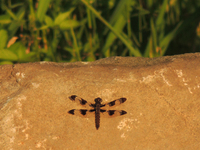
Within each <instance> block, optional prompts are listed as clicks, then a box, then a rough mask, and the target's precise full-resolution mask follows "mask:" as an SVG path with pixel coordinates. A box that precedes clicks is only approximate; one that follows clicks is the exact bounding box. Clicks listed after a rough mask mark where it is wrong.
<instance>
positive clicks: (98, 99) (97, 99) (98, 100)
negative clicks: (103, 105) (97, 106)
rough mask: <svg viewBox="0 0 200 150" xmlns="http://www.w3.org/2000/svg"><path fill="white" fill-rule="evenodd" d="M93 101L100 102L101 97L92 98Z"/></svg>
mask: <svg viewBox="0 0 200 150" xmlns="http://www.w3.org/2000/svg"><path fill="white" fill-rule="evenodd" d="M94 101H95V102H102V99H101V98H99V97H98V98H95V100H94Z"/></svg>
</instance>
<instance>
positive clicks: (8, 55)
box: [0, 49, 18, 61]
mask: <svg viewBox="0 0 200 150" xmlns="http://www.w3.org/2000/svg"><path fill="white" fill-rule="evenodd" d="M0 59H1V60H10V61H17V60H18V57H17V55H16V54H15V53H13V52H12V51H10V50H8V49H1V50H0Z"/></svg>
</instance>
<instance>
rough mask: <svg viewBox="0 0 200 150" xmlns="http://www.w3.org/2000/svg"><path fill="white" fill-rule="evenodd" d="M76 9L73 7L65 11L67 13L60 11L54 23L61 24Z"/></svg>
mask: <svg viewBox="0 0 200 150" xmlns="http://www.w3.org/2000/svg"><path fill="white" fill-rule="evenodd" d="M73 10H74V8H71V9H70V10H69V11H67V12H65V13H60V14H59V15H58V16H57V17H56V19H55V21H54V25H60V24H61V23H62V22H63V21H64V20H65V19H66V18H67V17H69V15H70V14H71V13H72V11H73Z"/></svg>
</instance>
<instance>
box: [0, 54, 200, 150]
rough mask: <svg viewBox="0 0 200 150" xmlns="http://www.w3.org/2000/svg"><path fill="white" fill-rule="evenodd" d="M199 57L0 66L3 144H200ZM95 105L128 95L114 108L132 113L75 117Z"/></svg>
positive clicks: (31, 149)
mask: <svg viewBox="0 0 200 150" xmlns="http://www.w3.org/2000/svg"><path fill="white" fill-rule="evenodd" d="M199 64H200V54H199V53H196V54H185V55H179V56H170V57H169V56H168V57H160V58H154V59H149V58H135V57H126V58H125V57H112V58H106V59H101V60H98V61H95V62H88V63H86V62H77V63H52V62H40V63H26V64H16V65H13V66H12V65H2V66H0V149H2V150H35V149H46V150H78V149H81V150H88V149H92V150H93V149H96V150H97V149H101V150H102V149H109V150H116V149H125V150H132V149H137V150H144V149H153V150H161V149H170V150H173V149H176V150H177V149H190V150H195V149H199V148H200V138H199V137H200V65H199ZM71 95H77V96H79V97H82V98H83V99H85V100H87V101H88V102H91V103H94V99H95V98H97V97H101V98H102V99H103V102H105V103H106V102H110V101H112V100H115V99H118V98H121V97H125V98H127V101H126V102H125V103H123V104H121V105H119V106H116V107H114V108H112V110H125V111H126V112H127V114H126V115H123V116H119V117H113V118H112V117H111V118H104V117H103V116H102V117H101V118H100V128H99V129H98V130H96V128H95V118H94V116H92V117H89V118H82V117H78V116H75V115H70V114H68V113H67V112H68V111H69V110H71V109H81V108H82V109H83V107H82V106H81V105H78V104H76V103H73V102H72V101H71V100H69V98H68V97H69V96H71Z"/></svg>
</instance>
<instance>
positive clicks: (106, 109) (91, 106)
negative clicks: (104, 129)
mask: <svg viewBox="0 0 200 150" xmlns="http://www.w3.org/2000/svg"><path fill="white" fill-rule="evenodd" d="M69 99H70V100H72V101H73V102H76V103H78V104H80V105H81V106H83V107H86V108H87V109H72V110H70V111H68V113H69V114H71V115H76V116H80V117H86V118H89V117H91V116H95V127H96V129H97V130H98V129H99V127H100V116H103V117H117V116H121V115H125V114H127V112H126V111H124V110H110V108H112V107H114V106H118V105H120V104H122V103H124V102H125V101H126V98H124V97H122V98H119V99H116V100H114V101H111V102H108V103H105V104H102V103H101V102H102V99H101V98H100V97H97V98H95V99H94V101H95V103H90V102H87V101H86V100H84V99H82V98H81V97H78V96H76V95H72V96H70V97H69Z"/></svg>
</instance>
